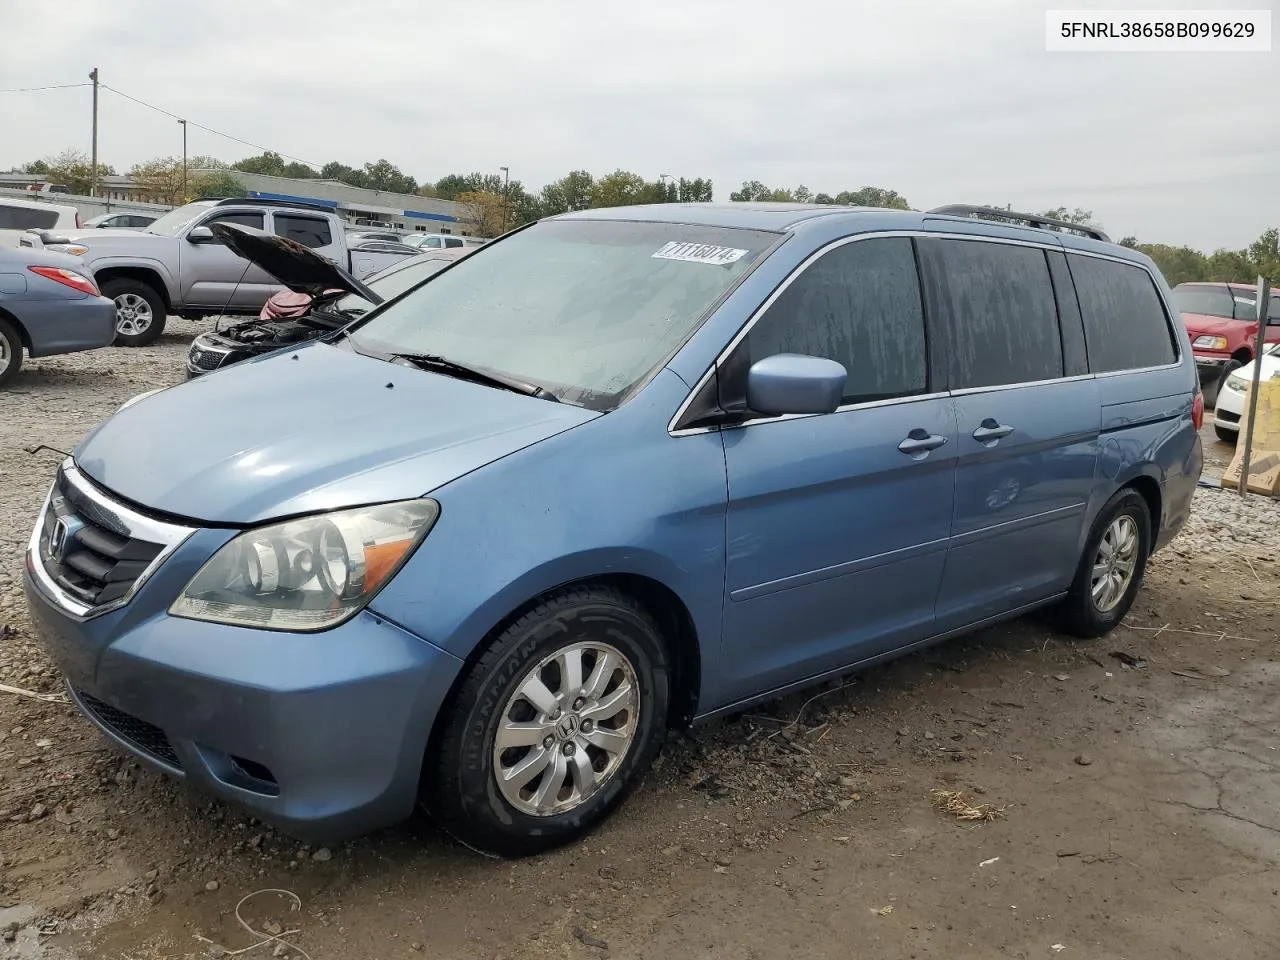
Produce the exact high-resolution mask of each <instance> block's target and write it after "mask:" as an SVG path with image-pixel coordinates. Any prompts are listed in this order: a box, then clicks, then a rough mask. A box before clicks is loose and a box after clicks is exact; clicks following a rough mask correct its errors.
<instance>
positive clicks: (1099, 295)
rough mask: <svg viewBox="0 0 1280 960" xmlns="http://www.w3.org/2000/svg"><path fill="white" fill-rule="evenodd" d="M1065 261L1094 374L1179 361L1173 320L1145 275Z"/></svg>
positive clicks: (1109, 263) (1096, 262)
mask: <svg viewBox="0 0 1280 960" xmlns="http://www.w3.org/2000/svg"><path fill="white" fill-rule="evenodd" d="M1067 260H1068V262H1069V263H1070V265H1071V276H1072V277H1073V278H1075V284H1076V295H1077V296H1078V297H1079V298H1080V313H1081V315H1082V316H1083V317H1084V334H1085V340H1086V341H1087V342H1088V345H1089V369H1090V370H1092V371H1093V372H1094V373H1109V372H1112V371H1115V370H1137V369H1140V368H1142V367H1157V366H1161V365H1163V364H1166V363H1173V361H1174V360H1175V359H1177V352H1176V350H1175V349H1174V345H1173V343H1174V341H1173V332H1172V330H1171V329H1170V327H1169V319H1168V317H1167V316H1166V315H1165V311H1164V305H1163V304H1162V303H1161V301H1160V295H1159V293H1157V292H1156V285H1155V283H1154V282H1153V281H1152V279H1151V275H1150V274H1148V273H1147V271H1145V270H1143V269H1142V268H1141V267H1137V266H1130V265H1129V264H1125V263H1117V262H1116V261H1114V260H1102V259H1099V258H1098V257H1082V256H1079V255H1078V254H1071V255H1070V256H1069V257H1068V258H1067Z"/></svg>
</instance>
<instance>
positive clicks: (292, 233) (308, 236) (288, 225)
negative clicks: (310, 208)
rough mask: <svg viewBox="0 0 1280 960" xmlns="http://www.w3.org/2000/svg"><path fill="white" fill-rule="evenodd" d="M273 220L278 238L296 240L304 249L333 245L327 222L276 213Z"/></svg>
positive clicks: (314, 218) (316, 218)
mask: <svg viewBox="0 0 1280 960" xmlns="http://www.w3.org/2000/svg"><path fill="white" fill-rule="evenodd" d="M274 219H275V225H276V236H278V237H287V238H288V239H290V240H297V241H298V243H300V244H302V245H303V246H304V247H327V246H329V244H331V243H333V233H332V232H330V230H329V221H328V220H321V219H319V218H318V217H299V216H296V215H294V214H291V213H277V214H276V215H275V217H274Z"/></svg>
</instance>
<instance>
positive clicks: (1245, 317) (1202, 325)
mask: <svg viewBox="0 0 1280 960" xmlns="http://www.w3.org/2000/svg"><path fill="white" fill-rule="evenodd" d="M1173 299H1174V302H1175V304H1176V305H1177V307H1178V309H1179V310H1180V311H1181V312H1182V320H1183V323H1185V324H1186V326H1187V334H1188V336H1189V337H1190V338H1191V349H1192V350H1193V351H1194V353H1195V358H1196V367H1197V368H1198V369H1199V370H1200V380H1201V382H1202V383H1203V384H1204V387H1205V395H1206V396H1205V399H1206V401H1207V402H1208V403H1210V404H1214V403H1216V401H1217V398H1218V396H1219V394H1220V390H1221V387H1222V385H1223V384H1224V383H1225V382H1226V380H1227V378H1228V377H1230V376H1231V374H1233V373H1234V372H1235V371H1237V370H1239V369H1240V368H1241V367H1242V366H1244V365H1245V364H1246V363H1249V362H1250V361H1251V360H1252V359H1253V350H1254V345H1255V343H1256V342H1257V337H1258V314H1257V309H1258V290H1257V287H1254V286H1250V285H1249V284H1243V283H1180V284H1178V285H1177V286H1176V287H1174V289H1173ZM1267 318H1268V319H1267V336H1266V340H1267V342H1268V343H1277V342H1280V293H1273V294H1272V295H1271V303H1270V309H1269V310H1268V311H1267Z"/></svg>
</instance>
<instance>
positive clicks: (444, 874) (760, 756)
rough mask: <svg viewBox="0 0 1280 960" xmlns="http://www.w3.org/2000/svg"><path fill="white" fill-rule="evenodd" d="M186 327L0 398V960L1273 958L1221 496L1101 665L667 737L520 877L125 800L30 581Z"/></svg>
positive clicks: (1031, 625)
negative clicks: (607, 807) (82, 469)
mask: <svg viewBox="0 0 1280 960" xmlns="http://www.w3.org/2000/svg"><path fill="white" fill-rule="evenodd" d="M202 326H203V325H197V324H192V323H188V322H185V321H175V322H174V323H173V324H172V325H171V328H170V331H169V332H168V333H167V334H166V336H165V337H164V338H163V339H162V341H161V342H160V343H159V344H157V345H156V346H155V347H152V348H149V349H144V350H104V351H96V352H93V353H88V354H80V355H72V356H68V357H57V358H50V359H48V360H36V361H31V362H30V363H29V365H28V366H27V367H26V368H24V371H23V373H22V375H21V376H20V377H19V378H18V380H17V381H16V382H15V383H14V385H13V387H12V388H11V389H9V390H8V391H6V392H3V393H0V684H3V685H7V686H9V687H12V688H17V689H19V690H21V691H26V692H27V693H30V694H36V695H43V696H47V697H49V698H51V699H48V700H41V699H32V698H31V697H29V696H27V695H25V694H12V693H3V692H0V960H8V958H10V957H14V958H19V957H20V958H22V960H33V958H35V960H60V958H69V957H76V958H79V957H83V958H112V960H117V958H123V960H143V958H151V960H153V958H158V957H166V958H180V957H181V958H186V957H192V958H195V957H199V958H204V957H210V956H217V955H225V953H224V952H223V951H226V950H244V951H247V952H246V953H245V954H244V955H246V956H248V957H249V958H250V960H253V958H256V957H266V956H272V955H275V956H298V957H300V956H303V954H302V953H301V952H300V951H299V950H297V949H295V947H298V948H302V949H305V951H306V955H308V956H310V957H313V958H315V960H320V958H322V957H331V958H342V960H363V958H369V960H374V958H376V960H386V958H394V957H413V956H423V955H426V956H433V957H441V958H463V957H465V958H468V960H472V958H484V960H488V958H495V960H496V958H499V957H501V958H508V957H518V958H523V957H530V958H538V960H541V958H552V957H554V958H558V960H559V958H567V960H585V958H601V957H605V956H608V957H613V958H632V957H635V958H642V957H654V956H669V957H673V958H683V957H699V958H702V957H707V958H713V960H720V958H723V960H729V958H733V960H745V958H759V960H773V958H783V957H786V958H791V957H795V956H806V957H817V958H827V957H830V958H833V960H834V958H836V957H839V958H842V960H844V958H847V957H848V956H850V955H851V954H850V952H849V950H850V947H849V945H850V944H860V945H861V946H859V948H858V950H857V951H855V952H859V953H863V952H865V953H866V954H867V955H873V956H881V957H885V958H898V957H904V958H905V957H918V958H920V960H926V958H935V957H937V958H940V957H946V958H948V960H970V958H972V960H979V958H981V960H988V958H990V957H995V956H1009V957H1037V956H1057V955H1062V956H1064V957H1065V956H1084V957H1097V958H1114V957H1127V958H1130V960H1134V958H1152V960H1155V958H1160V960H1165V958H1168V957H1172V956H1223V957H1227V956H1229V957H1232V958H1241V960H1252V958H1255V957H1256V958H1259V960H1261V958H1263V957H1268V958H1274V956H1275V955H1276V952H1277V950H1280V920H1277V916H1278V915H1277V912H1276V909H1275V903H1276V900H1275V899H1274V898H1275V897H1276V896H1280V814H1278V813H1276V811H1278V810H1280V760H1277V758H1276V755H1275V753H1274V750H1275V746H1274V743H1272V740H1273V739H1274V736H1273V735H1274V731H1275V729H1277V727H1280V696H1277V695H1276V694H1277V685H1278V684H1280V658H1278V657H1277V652H1278V651H1280V503H1277V502H1274V501H1269V500H1264V499H1262V498H1259V497H1252V496H1251V497H1248V498H1246V499H1244V500H1241V499H1240V498H1239V497H1237V496H1236V495H1235V494H1233V493H1229V492H1226V491H1222V490H1216V489H1201V490H1199V491H1198V492H1197V494H1196V500H1195V514H1194V516H1193V519H1192V520H1191V522H1190V523H1189V525H1188V527H1187V529H1186V530H1185V531H1184V533H1183V534H1182V535H1181V536H1180V537H1179V538H1178V539H1177V540H1176V541H1175V542H1174V543H1173V544H1172V545H1171V546H1170V548H1169V549H1168V550H1167V551H1165V552H1163V553H1162V554H1160V555H1159V556H1157V557H1156V558H1154V560H1153V562H1152V564H1151V568H1150V570H1149V574H1148V585H1147V588H1146V589H1145V590H1144V592H1143V594H1142V595H1141V596H1140V599H1139V602H1138V604H1137V605H1136V606H1135V608H1134V611H1133V612H1132V613H1131V615H1130V617H1129V619H1128V621H1127V623H1126V625H1125V626H1124V627H1123V628H1121V629H1119V630H1117V631H1116V632H1115V633H1114V634H1113V635H1112V636H1111V637H1108V638H1106V639H1105V640H1103V641H1100V642H1099V643H1097V644H1075V643H1070V642H1067V641H1066V640H1065V639H1064V638H1062V637H1061V636H1060V635H1058V634H1056V633H1054V632H1053V630H1052V629H1051V627H1050V626H1049V625H1048V623H1047V622H1046V621H1045V620H1044V619H1043V618H1034V617H1033V618H1028V619H1026V620H1023V621H1018V622H1016V623H1013V624H1008V625H1004V626H1001V627H998V628H995V629H992V630H988V631H984V632H983V633H981V634H978V635H976V636H974V637H970V638H965V639H962V640H960V641H956V642H953V643H950V644H947V645H944V646H941V647H938V648H936V649H933V650H929V651H925V652H923V653H920V654H916V655H913V656H911V657H907V658H904V659H903V660H900V661H897V662H895V663H893V664H891V665H888V666H886V667H883V668H879V669H877V670H874V671H871V672H869V673H866V674H863V675H861V676H859V677H856V678H853V679H851V680H849V681H847V682H845V683H841V684H832V685H830V686H829V687H827V688H825V689H821V690H817V691H809V692H807V693H805V694H802V695H799V696H796V697H792V698H788V699H785V700H782V701H778V702H775V703H772V704H768V705H765V706H762V707H760V708H759V709H757V710H753V711H751V712H750V713H748V714H747V715H744V716H740V717H737V718H734V719H733V720H731V721H728V722H725V723H722V724H718V725H716V726H713V727H710V728H708V729H702V730H699V731H697V732H695V733H693V734H679V735H676V736H675V737H673V738H672V740H671V742H670V743H669V744H668V746H667V747H666V748H665V750H664V751H663V753H662V755H661V756H660V758H659V761H658V764H657V769H656V770H655V772H654V774H653V776H652V777H651V778H650V780H649V782H648V783H647V784H646V786H645V788H644V789H643V790H641V791H640V792H639V794H638V796H637V797H636V798H635V799H634V800H633V801H631V802H630V803H629V804H628V805H627V806H626V807H625V808H624V809H623V810H622V811H620V812H619V815H618V816H616V817H615V818H613V819H612V820H611V821H610V823H609V824H607V825H606V826H605V828H604V829H602V830H601V831H600V832H599V833H597V834H596V835H594V836H592V837H591V838H589V839H588V840H587V841H586V842H584V843H582V844H579V845H577V846H574V847H571V848H568V849H566V850H564V851H560V852H557V853H554V854H551V855H549V856H546V857H541V858H537V859H535V860H528V861H521V862H518V863H510V864H507V863H502V864H499V863H493V862H490V861H484V860H480V859H478V858H476V857H473V856H472V855H470V854H468V853H466V852H465V851H460V850H458V849H457V848H456V847H455V846H453V845H452V844H450V843H448V842H447V841H446V840H445V839H443V838H442V837H440V836H439V835H438V834H437V833H436V832H435V830H434V829H433V827H432V826H431V824H430V822H429V821H427V820H425V819H422V820H417V821H414V822H412V823H410V824H407V825H405V826H404V827H401V828H397V829H395V830H391V831H386V832H384V833H383V834H380V835H378V836H375V837H370V838H366V839H364V840H360V841H357V842H353V843H349V844H341V845H334V846H331V847H321V848H315V847H312V846H308V845H306V844H301V843H299V842H297V841H295V840H292V839H290V838H288V837H284V836H281V835H280V834H278V833H277V832H276V831H273V830H271V829H269V828H267V827H265V826H264V825H262V824H260V823H258V822H256V821H255V820H253V819H252V818H250V817H248V816H246V815H245V814H243V813H242V812H241V811H239V810H237V809H234V808H231V807H227V806H225V805H223V804H221V803H218V802H213V801H210V800H208V799H207V798H203V797H200V796H197V795H194V794H192V793H190V792H189V791H187V790H185V789H184V788H183V787H181V786H180V785H177V784H174V783H172V782H171V781H169V780H167V779H165V778H163V777H160V776H158V775H155V774H153V773H151V772H149V771H147V770H145V769H142V768H140V767H139V766H138V765H137V764H136V763H134V762H133V761H131V760H129V759H126V758H123V757H121V756H120V755H118V754H116V753H115V752H114V751H112V750H111V749H109V748H108V747H107V746H106V745H105V744H104V743H103V741H102V740H101V738H100V737H99V736H98V735H97V734H96V733H95V732H94V731H93V730H92V729H91V728H90V727H89V726H88V724H87V723H85V722H84V721H83V720H82V719H81V718H79V717H78V716H76V714H75V713H74V711H72V710H71V708H70V707H69V706H68V705H67V704H65V703H64V702H61V701H60V699H59V690H60V687H59V679H58V677H57V675H56V673H55V671H54V669H53V668H52V666H51V664H50V663H49V661H48V660H47V659H46V658H45V656H44V654H43V652H42V651H41V650H40V648H39V647H38V646H37V645H36V644H35V642H34V638H33V637H32V634H31V630H30V625H29V622H28V619H27V616H26V612H25V605H24V601H23V599H22V596H21V588H20V582H21V579H20V577H21V569H22V568H21V563H22V550H23V546H24V544H25V542H26V538H27V535H28V532H29V530H30V527H31V523H32V521H33V519H34V516H35V513H36V510H37V509H38V508H39V505H40V503H41V502H42V500H43V497H44V496H45V494H46V492H47V489H48V485H49V482H50V479H51V476H52V473H53V470H54V469H55V467H56V465H57V463H58V461H59V459H60V457H61V453H59V452H56V451H67V450H70V449H71V448H72V447H73V446H74V445H75V443H76V442H77V441H78V440H79V439H80V437H81V436H83V434H84V433H85V432H86V431H87V430H89V429H91V428H92V426H93V425H94V424H95V423H97V422H98V421H99V420H101V419H102V418H103V417H105V416H107V415H108V414H110V412H111V411H112V410H113V409H115V407H117V406H118V405H119V404H120V403H122V402H124V401H125V400H127V399H128V398H129V397H131V396H134V395H135V394H137V393H140V392H142V391H144V390H149V389H153V388H155V387H161V386H166V385H169V384H172V383H176V382H178V381H179V380H180V379H181V378H182V371H183V367H182V358H183V355H184V353H185V347H186V344H187V343H188V342H189V341H190V338H191V337H192V336H194V335H195V333H196V332H197V331H198V329H201V328H202ZM215 415H216V411H210V416H215ZM192 428H193V429H198V425H192ZM39 444H45V445H47V446H49V447H52V448H55V449H54V451H50V450H34V448H35V447H36V446H37V445H39ZM1206 444H1207V445H1209V446H1210V448H1211V452H1212V456H1211V458H1210V462H1211V464H1215V465H1216V464H1218V463H1225V461H1226V460H1227V459H1229V458H1230V450H1229V449H1228V448H1224V447H1222V446H1221V445H1215V444H1211V443H1210V441H1208V440H1206ZM33 450H34V452H32V451H33ZM939 796H945V797H947V798H948V799H947V803H946V804H945V805H943V804H940V803H939V801H938V797H939ZM970 809H972V810H978V811H981V812H982V814H983V815H982V817H980V818H978V819H974V820H972V821H968V820H960V819H957V817H958V816H960V814H957V813H955V812H949V811H962V812H963V811H965V810H970ZM281 890H283V891H286V893H283V894H282V893H278V892H275V891H281ZM294 898H296V900H295V899H294ZM238 915H239V917H240V919H237V916H238ZM242 921H243V923H247V924H248V925H249V926H248V927H246V926H244V925H243V923H242ZM246 930H250V931H253V934H252V935H250V933H248V932H246ZM255 944H256V946H255ZM1058 946H1062V948H1063V949H1062V950H1061V951H1059V950H1058V949H1057V947H1058ZM1068 951H1070V952H1068Z"/></svg>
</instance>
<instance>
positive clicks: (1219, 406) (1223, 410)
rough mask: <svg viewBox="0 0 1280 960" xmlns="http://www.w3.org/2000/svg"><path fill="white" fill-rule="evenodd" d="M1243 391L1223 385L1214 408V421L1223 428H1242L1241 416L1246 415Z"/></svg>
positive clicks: (1215, 424)
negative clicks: (1238, 391)
mask: <svg viewBox="0 0 1280 960" xmlns="http://www.w3.org/2000/svg"><path fill="white" fill-rule="evenodd" d="M1244 397H1245V395H1244V394H1243V393H1237V392H1236V391H1234V390H1231V389H1229V388H1228V387H1225V386H1224V387H1223V388H1222V390H1221V391H1219V393H1218V402H1217V403H1216V404H1215V405H1214V408H1213V423H1214V426H1216V427H1221V428H1222V429H1223V430H1235V431H1237V432H1239V430H1240V418H1241V417H1242V416H1243V415H1244Z"/></svg>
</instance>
